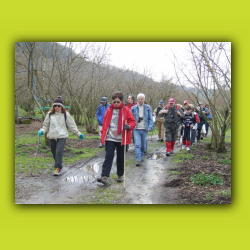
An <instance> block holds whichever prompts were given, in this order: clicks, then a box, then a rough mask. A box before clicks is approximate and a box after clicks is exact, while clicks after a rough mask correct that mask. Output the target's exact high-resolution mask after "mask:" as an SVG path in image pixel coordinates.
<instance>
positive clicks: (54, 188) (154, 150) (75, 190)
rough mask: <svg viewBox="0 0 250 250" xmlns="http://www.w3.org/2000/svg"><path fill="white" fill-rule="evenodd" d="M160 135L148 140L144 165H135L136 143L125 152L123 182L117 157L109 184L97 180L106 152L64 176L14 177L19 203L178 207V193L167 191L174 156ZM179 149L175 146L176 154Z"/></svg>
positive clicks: (66, 169)
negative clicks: (168, 153)
mask: <svg viewBox="0 0 250 250" xmlns="http://www.w3.org/2000/svg"><path fill="white" fill-rule="evenodd" d="M157 139H158V138H157V136H156V135H155V136H152V137H150V138H149V140H148V150H147V151H148V152H147V153H146V155H145V157H144V161H143V162H142V165H141V166H139V167H136V166H135V152H134V146H133V144H131V145H130V147H129V151H128V152H127V153H126V163H127V164H126V169H125V189H124V183H117V182H116V178H117V175H116V166H115V163H116V158H115V159H114V161H113V167H112V171H111V176H110V178H109V179H110V184H109V185H107V186H104V185H103V184H102V183H98V182H97V181H96V179H97V177H98V176H100V174H101V169H102V164H103V161H104V157H105V152H104V151H102V152H101V153H100V154H99V155H98V156H97V157H94V158H92V159H89V160H85V161H82V162H78V163H75V164H72V165H66V166H64V168H63V170H62V175H61V176H53V175H52V174H50V175H48V174H41V175H39V176H36V177H29V176H25V175H22V174H16V176H15V186H16V189H15V203H16V204H176V203H178V195H177V192H176V191H175V190H174V189H173V188H168V187H167V186H166V185H165V184H166V178H167V177H168V172H167V170H168V169H169V168H171V163H170V160H171V156H170V157H167V156H165V144H164V143H163V142H157ZM179 150H180V148H179V147H178V146H176V148H175V152H178V151H179Z"/></svg>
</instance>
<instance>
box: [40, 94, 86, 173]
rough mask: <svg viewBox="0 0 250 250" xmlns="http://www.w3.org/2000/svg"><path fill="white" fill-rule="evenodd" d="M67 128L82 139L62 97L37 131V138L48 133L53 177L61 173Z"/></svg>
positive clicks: (57, 99) (57, 100)
mask: <svg viewBox="0 0 250 250" xmlns="http://www.w3.org/2000/svg"><path fill="white" fill-rule="evenodd" d="M68 128H69V130H70V131H71V132H73V133H74V134H75V135H76V136H77V137H78V138H79V139H80V140H83V139H84V137H85V136H84V135H83V134H81V133H80V132H79V130H78V129H77V126H76V124H75V121H74V120H73V118H72V117H71V115H70V114H69V112H67V111H66V109H65V108H64V106H63V100H62V97H61V96H58V97H57V98H56V99H55V101H54V103H53V107H52V108H51V109H50V111H49V112H48V114H47V115H46V117H45V119H44V122H43V127H42V128H41V129H40V130H39V131H38V136H39V137H40V136H41V135H43V134H45V133H47V132H48V134H47V137H48V138H49V139H50V148H51V152H52V155H53V158H54V160H55V171H54V174H53V175H56V176H57V175H60V174H61V171H62V167H63V166H62V159H63V150H64V146H65V142H66V138H67V137H68V136H69V134H68Z"/></svg>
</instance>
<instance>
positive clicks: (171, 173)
mask: <svg viewBox="0 0 250 250" xmlns="http://www.w3.org/2000/svg"><path fill="white" fill-rule="evenodd" d="M168 172H169V175H170V176H171V175H179V174H181V172H178V171H176V170H169V171H168Z"/></svg>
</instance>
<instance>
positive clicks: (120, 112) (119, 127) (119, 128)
mask: <svg viewBox="0 0 250 250" xmlns="http://www.w3.org/2000/svg"><path fill="white" fill-rule="evenodd" d="M123 106H124V104H123V102H122V103H121V104H120V106H119V107H115V105H114V103H112V105H111V106H110V107H109V108H110V109H111V112H109V114H108V115H107V122H106V123H105V124H104V129H108V127H109V124H110V122H111V119H112V115H113V110H114V109H120V110H119V120H118V131H117V132H118V134H121V132H122V108H123Z"/></svg>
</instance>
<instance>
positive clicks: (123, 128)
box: [38, 91, 212, 184]
mask: <svg viewBox="0 0 250 250" xmlns="http://www.w3.org/2000/svg"><path fill="white" fill-rule="evenodd" d="M183 104H184V106H185V107H184V108H183V106H182V105H180V104H175V99H174V98H170V99H169V100H168V104H167V105H166V106H164V101H163V100H160V102H159V106H158V107H157V108H156V109H155V110H154V111H153V112H152V109H151V107H150V106H149V105H148V104H146V102H145V95H144V94H143V93H139V94H138V95H137V102H136V99H135V96H134V95H132V94H130V95H129V96H128V99H127V103H126V104H124V100H123V94H122V92H120V91H116V92H114V93H113V94H112V104H111V105H110V104H109V103H108V98H107V97H102V100H101V104H100V105H99V106H98V108H97V112H96V118H97V121H98V125H99V131H100V145H99V147H100V148H102V147H105V160H104V162H103V165H102V173H101V176H100V177H99V178H97V181H98V182H101V183H103V184H107V183H108V178H109V176H110V172H111V168H112V164H113V159H114V155H115V151H116V154H117V162H116V163H117V182H122V181H123V176H124V157H125V151H128V149H129V145H130V144H131V140H132V138H133V142H134V145H135V158H136V166H137V167H139V166H141V164H142V161H143V160H144V155H145V152H146V150H147V137H148V133H149V132H151V131H153V128H154V122H156V123H157V127H158V137H159V139H158V141H160V142H163V140H164V134H165V142H166V156H170V155H172V154H174V147H175V142H176V140H178V139H180V141H181V143H182V149H185V148H186V149H187V151H188V152H190V147H191V146H192V145H193V144H194V143H195V138H196V134H197V142H199V141H200V140H201V139H202V133H201V130H202V127H203V125H204V124H206V133H205V134H204V136H206V135H207V132H208V127H209V125H208V123H207V120H208V119H212V116H211V111H210V109H209V105H208V104H206V105H205V107H204V108H203V104H202V103H201V102H199V104H198V106H197V107H194V105H192V104H189V102H188V101H187V100H185V101H184V103H183ZM205 117H206V118H205ZM68 129H69V130H70V131H72V132H73V133H74V134H75V135H76V136H77V137H78V138H79V139H80V140H83V139H84V137H85V136H84V135H83V134H81V133H80V132H79V131H78V129H77V126H76V124H75V122H74V120H73V118H72V117H71V116H70V114H69V113H68V112H67V111H66V110H65V108H64V106H63V100H62V98H61V97H60V96H58V97H57V98H56V99H55V101H54V103H53V107H52V108H51V110H50V111H49V112H48V114H47V115H46V117H45V120H44V123H43V127H42V128H41V129H40V130H39V131H38V136H41V135H43V134H45V133H47V137H48V138H49V139H50V147H51V152H52V154H53V158H54V160H55V171H54V175H56V176H57V175H60V174H61V171H62V158H63V149H64V146H65V141H66V137H68ZM124 147H126V148H124Z"/></svg>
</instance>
